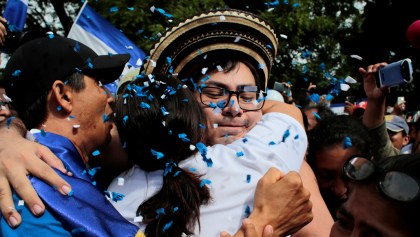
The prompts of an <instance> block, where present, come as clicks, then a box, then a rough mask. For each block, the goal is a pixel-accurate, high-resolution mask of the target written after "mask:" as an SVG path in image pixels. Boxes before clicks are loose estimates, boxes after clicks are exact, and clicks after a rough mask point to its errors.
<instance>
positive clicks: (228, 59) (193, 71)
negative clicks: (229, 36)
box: [178, 51, 262, 91]
mask: <svg viewBox="0 0 420 237" xmlns="http://www.w3.org/2000/svg"><path fill="white" fill-rule="evenodd" d="M250 62H251V60H247V59H246V57H244V55H239V54H235V53H234V52H230V53H229V55H226V52H223V51H215V52H211V53H207V54H206V55H205V56H203V57H202V58H200V59H196V60H195V61H194V64H193V66H190V67H188V69H183V71H182V73H181V74H179V75H178V76H179V78H180V79H182V81H184V82H185V83H186V84H187V86H188V87H189V88H190V89H191V90H192V91H194V90H195V89H196V88H195V84H196V83H198V81H199V80H200V79H202V78H203V77H206V75H211V74H213V73H216V72H218V71H219V67H221V68H222V69H223V72H224V73H228V72H231V71H233V70H239V68H238V65H239V63H243V64H245V65H246V66H247V67H248V68H249V69H250V70H251V73H252V75H253V76H254V79H255V85H256V86H258V88H262V87H261V86H262V85H260V74H259V73H258V71H257V69H256V68H255V65H253V64H252V63H250ZM203 68H207V70H206V72H205V74H203V73H202V69H203ZM184 73H185V74H184Z"/></svg>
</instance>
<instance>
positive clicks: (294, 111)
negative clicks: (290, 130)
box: [262, 100, 304, 127]
mask: <svg viewBox="0 0 420 237" xmlns="http://www.w3.org/2000/svg"><path fill="white" fill-rule="evenodd" d="M273 112H277V113H283V114H287V115H289V116H291V117H293V118H294V119H296V120H297V121H298V122H299V123H300V124H301V125H302V127H304V126H303V117H302V112H300V110H299V109H298V108H297V107H296V106H295V105H289V104H285V103H281V102H279V101H275V100H266V101H265V102H264V107H263V108H262V113H263V114H267V113H273Z"/></svg>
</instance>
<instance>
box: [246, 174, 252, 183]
mask: <svg viewBox="0 0 420 237" xmlns="http://www.w3.org/2000/svg"><path fill="white" fill-rule="evenodd" d="M246 182H247V183H251V175H250V174H247V175H246Z"/></svg>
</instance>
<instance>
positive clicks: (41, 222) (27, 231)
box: [0, 193, 72, 237]
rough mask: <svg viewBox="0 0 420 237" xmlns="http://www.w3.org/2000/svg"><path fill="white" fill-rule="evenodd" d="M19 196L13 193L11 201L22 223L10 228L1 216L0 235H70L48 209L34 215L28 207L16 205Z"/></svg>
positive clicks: (42, 236) (16, 236) (61, 236)
mask: <svg viewBox="0 0 420 237" xmlns="http://www.w3.org/2000/svg"><path fill="white" fill-rule="evenodd" d="M19 199H20V198H19V197H18V196H17V195H16V193H14V194H13V201H14V204H15V207H16V210H17V211H18V212H19V213H20V215H21V216H22V223H21V224H20V225H19V226H18V227H17V228H16V229H13V228H11V227H10V226H9V225H8V224H7V221H6V220H5V218H4V217H3V216H1V214H0V216H1V221H0V236H8V237H20V236H25V237H26V236H31V237H46V236H48V237H50V236H52V237H55V236H57V237H71V236H72V235H71V232H69V231H67V230H66V229H64V227H63V225H62V224H61V222H60V221H58V220H57V219H56V218H55V217H54V216H53V215H52V214H51V213H50V212H49V211H48V208H47V209H46V210H45V212H44V214H43V215H42V216H39V217H36V216H34V215H33V214H32V213H31V211H30V210H29V209H28V207H27V206H26V205H18V204H19Z"/></svg>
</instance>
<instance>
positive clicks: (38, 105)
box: [17, 72, 86, 129]
mask: <svg viewBox="0 0 420 237" xmlns="http://www.w3.org/2000/svg"><path fill="white" fill-rule="evenodd" d="M63 81H64V82H66V84H67V85H68V86H70V87H71V88H73V90H74V91H76V92H78V91H80V90H82V89H84V88H85V86H86V85H85V81H84V79H83V74H81V73H78V72H75V73H73V74H71V75H70V76H68V77H66V78H65V79H64V80H63ZM50 92H51V90H48V91H46V92H45V93H44V94H43V95H42V96H41V97H39V98H38V99H37V100H36V101H34V102H33V103H32V105H31V106H29V107H28V109H27V110H26V111H17V112H18V114H19V117H20V118H21V119H22V121H23V123H24V124H25V126H26V128H27V129H32V128H38V127H40V126H41V125H42V123H43V122H45V120H46V119H47V115H48V104H47V102H48V101H47V99H48V94H49V93H50ZM22 96H24V95H22Z"/></svg>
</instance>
